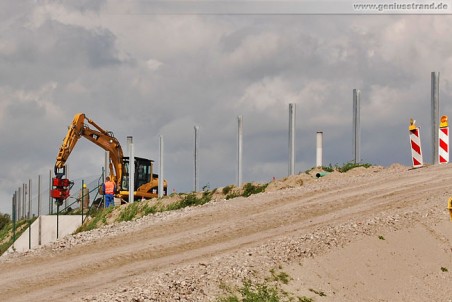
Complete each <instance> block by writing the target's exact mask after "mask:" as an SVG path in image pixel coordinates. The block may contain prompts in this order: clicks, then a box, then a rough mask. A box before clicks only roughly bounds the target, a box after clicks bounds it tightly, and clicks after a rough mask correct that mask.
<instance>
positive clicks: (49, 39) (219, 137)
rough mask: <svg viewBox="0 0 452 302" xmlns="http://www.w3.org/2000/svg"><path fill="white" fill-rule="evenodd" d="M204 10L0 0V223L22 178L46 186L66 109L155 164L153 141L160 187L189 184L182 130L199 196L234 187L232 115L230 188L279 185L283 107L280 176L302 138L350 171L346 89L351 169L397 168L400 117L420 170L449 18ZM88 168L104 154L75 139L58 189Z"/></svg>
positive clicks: (445, 82) (443, 68)
mask: <svg viewBox="0 0 452 302" xmlns="http://www.w3.org/2000/svg"><path fill="white" fill-rule="evenodd" d="M210 2H212V1H210ZM301 2H303V1H301ZM392 2H393V1H392ZM443 2H445V3H447V2H448V1H443ZM449 2H450V1H449ZM74 3H77V4H74ZM124 3H125V4H124ZM349 3H350V2H349ZM218 7H219V8H218V10H217V11H215V6H213V8H212V6H209V7H208V8H209V11H208V12H207V13H206V12H204V11H201V12H200V11H194V12H192V11H183V10H182V11H180V10H179V11H178V10H177V8H178V6H177V3H176V4H174V6H173V7H172V8H168V9H166V10H163V11H159V12H158V13H155V9H156V8H155V7H153V6H150V5H149V1H127V2H126V1H119V0H104V1H88V0H87V1H13V0H8V1H1V2H0V17H1V18H0V20H1V21H0V109H1V110H0V138H1V145H0V155H1V156H0V164H1V169H0V181H1V182H0V212H4V213H10V212H11V199H12V196H13V194H14V192H15V190H17V189H18V188H19V187H20V186H22V184H23V183H28V181H29V179H32V181H33V183H34V188H35V189H34V190H35V191H34V193H33V194H32V195H36V194H37V189H36V183H37V178H38V175H42V177H43V184H42V186H43V190H44V189H47V188H48V178H49V170H52V169H53V166H54V163H55V157H56V155H57V152H58V149H59V147H60V144H61V142H62V139H63V137H64V136H65V135H66V131H67V126H68V125H69V124H70V123H71V121H72V119H73V116H74V115H75V114H76V113H79V112H83V113H85V114H86V115H87V116H88V117H89V118H91V119H93V120H94V121H95V122H96V123H98V124H99V125H100V126H102V127H103V128H104V129H107V130H111V131H113V132H114V134H115V136H116V137H117V138H118V139H119V141H120V142H121V143H122V145H123V148H124V150H126V137H127V136H133V137H134V146H135V155H136V156H140V157H148V158H152V159H155V160H156V168H158V167H159V162H158V159H159V137H160V136H163V139H164V151H165V162H164V168H165V178H166V179H167V180H168V183H169V191H170V192H172V191H173V190H175V191H177V192H187V191H191V190H192V189H193V183H194V180H193V178H194V176H193V175H194V172H193V170H194V160H193V158H194V156H193V149H194V129H193V127H194V126H195V125H197V126H199V135H200V148H199V153H200V154H199V173H200V174H199V185H200V187H203V186H205V185H208V186H209V187H210V188H215V187H220V186H225V185H228V184H234V183H236V177H237V116H238V115H242V116H243V130H244V141H243V181H245V182H248V181H260V182H268V181H269V180H271V179H272V177H276V178H281V177H285V176H287V173H288V154H289V152H288V124H289V123H288V119H289V103H294V104H296V142H295V144H296V165H295V170H296V172H300V171H301V172H304V171H305V170H307V169H310V168H311V167H313V166H314V165H315V160H316V159H315V156H316V150H315V148H316V132H317V131H323V132H324V156H323V163H324V165H328V164H330V163H331V164H333V165H335V164H343V163H346V162H348V161H351V160H352V159H353V152H352V106H353V102H352V100H353V89H359V90H360V91H361V133H362V134H361V135H362V137H361V159H362V161H363V162H366V163H372V164H377V165H384V166H388V165H390V164H392V163H401V164H404V165H411V153H410V146H409V137H408V125H409V119H410V117H413V118H415V119H416V120H417V124H418V126H420V127H421V137H422V138H423V141H422V144H423V152H424V160H425V161H426V162H429V161H430V160H431V130H430V122H431V114H430V105H431V72H432V71H437V72H440V110H441V114H452V101H451V97H452V39H450V28H451V26H452V16H451V15H427V14H425V15H415V14H398V15H388V14H386V15H385V14H377V15H369V14H358V13H352V14H334V13H328V14H321V13H320V14H319V13H317V14H310V13H308V14H303V13H299V12H297V13H295V14H293V13H290V7H289V8H286V9H285V11H282V12H280V13H278V14H271V13H269V12H268V11H264V12H263V13H262V12H261V11H260V10H259V9H262V6H260V7H259V9H258V8H256V13H253V11H252V9H251V10H250V11H247V13H246V14H242V13H240V12H228V13H225V11H224V8H221V7H220V6H218ZM184 9H185V8H184ZM325 9H328V8H327V7H325ZM198 10H199V8H198ZM103 162H104V151H103V150H102V149H100V148H98V147H97V146H95V145H93V144H91V143H89V142H88V141H87V140H84V139H83V138H82V139H81V140H80V141H79V143H78V144H77V146H76V147H75V149H74V151H73V153H72V155H71V157H70V159H69V161H68V165H69V169H70V178H73V179H83V178H89V177H92V176H93V175H99V174H100V173H101V169H102V165H103ZM46 194H47V193H46Z"/></svg>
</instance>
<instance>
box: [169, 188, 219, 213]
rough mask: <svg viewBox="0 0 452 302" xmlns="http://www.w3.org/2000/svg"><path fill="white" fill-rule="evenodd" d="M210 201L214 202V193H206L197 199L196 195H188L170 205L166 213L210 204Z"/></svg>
mask: <svg viewBox="0 0 452 302" xmlns="http://www.w3.org/2000/svg"><path fill="white" fill-rule="evenodd" d="M210 200H212V192H210V191H204V192H203V193H202V195H201V197H197V195H196V194H195V193H190V194H188V195H186V196H185V197H184V198H183V199H182V200H180V201H178V202H175V203H173V204H170V205H168V206H167V207H166V208H165V211H173V210H178V209H182V208H186V207H191V206H197V205H203V204H205V203H208V202H209V201H210Z"/></svg>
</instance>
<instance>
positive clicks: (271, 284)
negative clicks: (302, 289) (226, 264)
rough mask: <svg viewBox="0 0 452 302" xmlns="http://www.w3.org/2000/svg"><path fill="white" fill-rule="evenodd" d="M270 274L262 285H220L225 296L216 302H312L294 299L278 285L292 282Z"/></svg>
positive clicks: (288, 277)
mask: <svg viewBox="0 0 452 302" xmlns="http://www.w3.org/2000/svg"><path fill="white" fill-rule="evenodd" d="M270 274H271V276H270V277H269V278H266V279H265V282H263V283H260V282H255V283H253V282H252V281H251V280H249V279H247V280H244V281H243V284H242V285H241V286H240V287H232V288H231V287H229V286H227V285H225V284H221V285H220V288H221V289H222V290H223V291H225V296H222V297H219V298H217V300H216V302H292V301H294V302H295V301H298V302H314V299H313V298H309V297H306V296H302V297H294V295H292V294H290V293H287V292H285V291H283V290H282V289H281V286H280V283H282V284H288V283H289V281H290V280H293V279H292V278H291V277H290V276H289V275H288V274H287V273H285V272H276V271H275V270H274V269H272V270H271V271H270ZM322 293H323V292H322ZM316 294H318V292H316Z"/></svg>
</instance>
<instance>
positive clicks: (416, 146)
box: [410, 128, 424, 168]
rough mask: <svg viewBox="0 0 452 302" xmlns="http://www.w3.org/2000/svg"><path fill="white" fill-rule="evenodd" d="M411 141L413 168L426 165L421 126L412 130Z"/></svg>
mask: <svg viewBox="0 0 452 302" xmlns="http://www.w3.org/2000/svg"><path fill="white" fill-rule="evenodd" d="M410 141H411V159H412V162H413V168H419V167H422V166H423V165H424V160H423V158H422V149H421V134H420V131H419V128H415V129H413V130H410Z"/></svg>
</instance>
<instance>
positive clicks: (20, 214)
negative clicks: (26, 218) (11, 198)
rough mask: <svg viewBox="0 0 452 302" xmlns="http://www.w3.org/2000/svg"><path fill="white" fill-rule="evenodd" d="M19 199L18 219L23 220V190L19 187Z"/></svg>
mask: <svg viewBox="0 0 452 302" xmlns="http://www.w3.org/2000/svg"><path fill="white" fill-rule="evenodd" d="M17 192H18V194H17V199H16V203H17V219H18V220H20V219H22V188H21V187H19V188H18V189H17Z"/></svg>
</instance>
